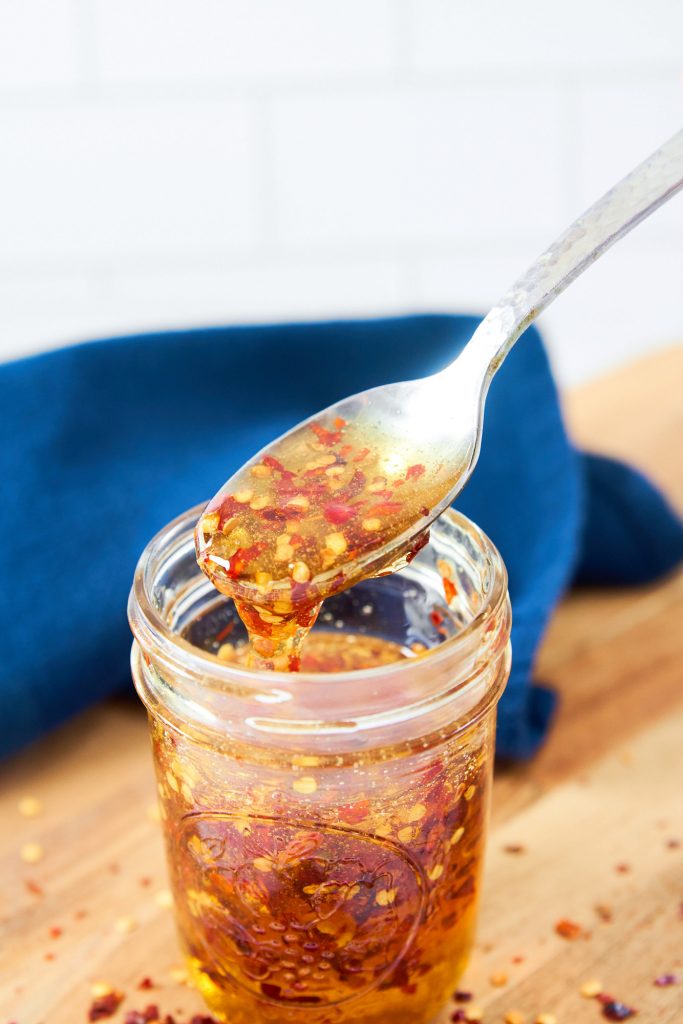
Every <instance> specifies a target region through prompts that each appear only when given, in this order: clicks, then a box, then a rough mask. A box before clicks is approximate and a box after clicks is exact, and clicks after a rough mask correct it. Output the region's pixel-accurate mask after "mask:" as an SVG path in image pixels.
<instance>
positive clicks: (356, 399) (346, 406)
mask: <svg viewBox="0 0 683 1024" xmlns="http://www.w3.org/2000/svg"><path fill="white" fill-rule="evenodd" d="M681 187H683V131H681V132H679V133H678V134H677V135H675V136H674V137H673V138H672V139H671V140H670V141H668V142H667V143H665V144H664V145H663V146H662V147H661V148H660V149H658V150H657V151H656V152H654V153H653V154H652V156H650V157H649V158H648V159H647V160H645V161H644V162H643V163H642V164H640V165H639V166H638V167H636V168H635V170H633V171H632V172H631V173H630V174H629V175H628V176H627V177H626V178H624V179H623V181H621V182H620V183H619V184H617V185H615V187H614V188H612V189H611V191H609V192H608V193H607V194H606V195H605V196H603V197H602V198H601V199H599V200H598V201H597V202H596V203H595V204H594V205H593V206H591V207H590V209H589V210H587V211H586V213H584V214H583V215H582V216H581V217H579V218H578V220H576V221H575V222H574V223H573V224H572V225H571V226H570V227H569V228H568V229H567V230H566V231H565V232H564V233H563V234H562V235H560V237H559V238H558V239H557V241H555V242H554V243H553V244H552V245H551V246H550V248H548V249H547V250H546V251H545V252H544V253H543V254H542V255H541V256H540V257H539V258H538V259H537V260H536V262H535V263H533V264H532V265H531V267H529V269H528V270H527V271H526V273H524V274H523V275H522V276H521V277H520V278H518V279H517V280H516V281H515V283H514V284H513V285H512V287H511V288H510V289H509V290H508V291H507V292H506V293H505V294H504V295H503V297H502V298H501V299H500V301H499V302H498V303H497V304H496V305H495V306H494V307H493V309H492V310H491V311H490V313H489V314H488V315H487V316H486V317H485V319H484V320H483V321H482V322H481V323H480V324H479V326H478V328H477V329H476V331H475V332H474V334H473V335H472V337H471V339H470V341H469V342H468V344H467V345H466V347H465V348H464V349H463V350H462V352H461V353H460V355H459V356H458V358H457V359H455V361H454V362H453V363H452V364H451V365H450V366H448V367H447V368H446V369H445V370H443V371H441V372H440V373H437V374H435V375H433V376H431V377H427V378H424V379H421V380H414V381H408V382H403V383H399V384H389V385H383V386H381V387H377V388H373V389H372V390H370V391H365V392H363V393H361V394H358V395H353V396H352V397H350V398H346V399H344V400H342V401H340V402H337V403H336V404H335V405H332V406H330V407H329V408H327V409H326V410H324V411H323V412H321V413H319V414H318V415H316V416H315V417H312V418H311V419H310V420H306V421H305V422H304V423H301V424H299V425H298V426H297V427H295V428H294V429H293V430H292V431H290V432H289V433H288V434H286V435H284V436H283V437H282V438H280V439H278V440H277V441H275V442H273V444H272V445H269V446H268V448H266V449H264V450H263V451H262V452H260V453H259V454H258V455H256V456H255V457H254V459H252V460H251V461H250V462H249V463H247V465H246V466H245V467H243V468H242V469H241V470H240V471H239V472H238V473H237V474H235V476H234V477H232V478H231V479H230V480H229V481H228V482H227V483H226V484H225V485H224V486H223V487H222V488H221V491H220V492H219V494H218V495H217V497H216V498H215V499H214V500H213V501H212V502H211V503H210V504H209V506H207V513H208V514H209V516H208V518H207V513H205V517H204V518H203V519H202V520H200V523H199V524H198V528H197V535H196V537H197V553H198V560H199V563H200V565H201V566H202V568H203V569H204V571H205V572H207V574H208V575H209V576H210V577H211V579H212V580H213V582H214V583H215V584H216V585H217V586H218V587H219V589H221V590H223V591H224V592H226V593H230V594H231V596H233V597H236V598H237V599H238V600H239V602H240V604H242V603H250V602H251V603H258V604H260V606H261V607H265V606H270V607H271V608H272V607H273V605H277V603H278V602H279V604H280V605H281V606H282V604H283V598H284V597H285V596H286V595H287V594H289V593H290V592H291V593H294V592H295V590H296V588H295V587H294V583H293V581H295V580H296V569H295V570H294V575H293V577H292V576H291V575H290V572H291V570H292V565H299V564H300V563H290V564H289V565H287V564H281V563H282V561H283V560H282V559H280V561H279V562H278V561H277V559H275V560H274V561H272V560H271V561H270V562H268V563H267V565H268V568H269V569H270V573H268V574H267V575H269V576H271V579H270V580H269V582H268V585H267V587H264V586H261V585H258V582H257V580H256V573H250V572H249V570H248V569H245V571H243V572H242V571H240V572H236V573H235V572H233V573H232V574H230V565H231V557H233V558H234V556H231V555H230V552H229V550H228V557H225V554H226V548H225V544H226V543H227V542H226V541H225V539H224V536H223V532H222V526H221V528H219V529H216V527H215V515H216V513H215V512H214V520H213V521H212V524H211V526H210V527H209V526H208V525H207V523H208V522H209V519H210V510H211V509H216V508H217V507H219V505H220V500H221V498H222V497H223V496H229V495H230V494H234V493H241V492H240V491H239V488H240V487H241V488H244V486H245V480H246V481H249V473H250V472H252V473H254V474H255V475H257V474H258V470H257V469H255V467H258V466H259V465H262V464H263V458H264V456H268V455H269V454H271V455H278V453H281V452H283V451H288V452H291V451H293V450H295V449H296V446H297V445H298V444H300V445H301V446H304V445H306V444H308V446H309V447H310V446H311V433H310V431H311V429H315V424H316V423H326V424H330V423H335V422H337V423H338V422H341V421H347V422H348V423H349V424H352V425H353V427H354V430H356V431H358V432H359V433H360V435H361V436H362V435H364V434H366V435H367V436H368V437H371V438H372V439H373V443H374V445H375V446H376V448H377V449H378V450H379V451H380V452H381V453H382V454H383V458H384V460H385V463H386V466H387V473H388V475H389V476H392V473H393V480H394V483H395V482H396V481H397V480H398V478H399V476H400V474H401V472H403V471H405V469H406V467H410V466H413V467H414V466H415V464H421V465H422V466H424V467H425V469H426V472H425V474H424V476H423V477H422V478H421V482H420V481H413V480H412V479H408V478H402V481H403V482H404V483H409V484H410V486H409V487H405V488H404V489H402V490H401V492H400V493H401V495H402V496H404V499H406V498H408V497H409V496H410V500H409V501H405V500H404V501H403V511H402V514H401V515H397V516H394V517H389V520H388V521H387V523H386V524H383V525H384V527H385V528H383V529H382V530H381V531H378V533H377V535H376V537H375V538H374V540H373V538H368V543H367V544H362V543H361V544H360V545H357V544H356V545H354V547H355V554H353V557H351V552H349V557H348V558H346V557H342V558H340V561H339V562H338V563H337V564H335V565H333V566H332V567H326V566H325V563H324V561H323V562H322V563H316V564H315V565H314V569H313V573H312V576H311V578H310V580H308V581H307V584H308V583H310V586H307V588H306V590H307V593H308V598H307V600H309V603H310V602H311V601H312V600H313V597H314V596H315V598H316V599H317V600H318V601H319V600H322V599H323V598H325V597H326V596H328V595H329V594H330V593H333V592H334V591H336V590H339V589H343V588H344V587H347V586H350V585H351V584H352V583H354V582H355V581H356V580H358V579H360V578H361V577H363V576H370V575H379V574H384V573H386V572H389V571H393V570H395V569H396V568H399V567H400V566H401V564H403V563H404V562H405V561H406V559H408V558H409V557H410V555H411V552H413V551H414V550H415V538H416V537H417V538H418V539H419V538H424V537H425V536H426V530H427V528H428V526H429V524H430V523H431V522H432V521H433V520H434V519H435V518H436V517H437V516H438V515H439V514H440V513H441V512H442V511H443V510H444V509H445V508H446V507H447V506H448V505H450V504H451V503H452V502H453V500H454V498H455V497H456V496H457V494H458V493H459V492H460V490H461V489H462V488H463V487H464V485H465V483H466V482H467V480H468V478H469V476H470V474H471V473H472V470H473V469H474V466H475V464H476V461H477V457H478V454H479V447H480V443H481V433H482V420H483V412H484V402H485V399H486V394H487V391H488V388H489V385H490V383H491V380H492V378H493V375H494V374H495V373H496V371H497V370H498V369H499V368H500V366H501V364H502V362H503V360H504V359H505V356H506V355H507V354H508V352H509V351H510V349H511V348H512V346H513V345H514V343H515V342H516V341H517V339H518V338H519V336H520V335H521V334H522V332H523V331H524V330H525V328H526V327H528V325H529V324H530V323H531V322H532V321H533V320H535V318H536V317H537V316H538V315H539V313H541V312H542V311H543V310H544V309H545V308H546V306H548V305H550V303H551V302H552V301H553V300H554V299H555V298H556V296H558V295H559V294H560V293H561V292H563V291H564V289H565V288H567V286H568V285H570V284H571V282H572V281H573V280H575V278H577V277H578V276H579V274H582V273H583V272H584V270H587V269H588V267H590V266H591V264H592V263H594V262H595V260H596V259H598V257H599V256H601V255H602V254H603V252H605V251H606V250H607V249H608V248H609V247H610V246H611V245H613V244H614V243H615V242H616V241H618V239H620V238H621V237H622V236H623V235H625V234H626V233H627V232H628V231H630V230H631V229H632V228H634V227H635V226H636V224H638V223H640V221H641V220H644V219H645V217H648V216H649V215H650V214H651V213H652V212H653V211H654V210H656V209H657V207H658V206H661V204H662V203H664V202H666V200H668V199H670V198H671V196H673V195H674V194H675V193H676V192H678V191H679V190H680V189H681ZM312 425H313V426H312ZM375 469H376V465H375ZM397 493H398V492H397ZM425 506H426V507H425ZM233 511H234V507H233ZM311 515H312V516H317V517H318V520H319V522H320V521H321V519H322V515H321V510H320V509H319V508H318V509H313V508H312V509H311ZM359 515H360V513H359ZM249 525H250V526H252V527H253V525H254V524H253V523H250V524H249ZM231 528H232V527H231ZM328 529H329V527H328ZM324 530H325V524H324V522H323V523H322V531H320V530H319V534H320V535H321V536H323V535H324ZM218 541H220V543H218ZM221 545H223V547H222V548H221ZM280 550H281V551H282V550H285V551H286V550H287V548H286V543H285V546H284V547H282V546H281V547H280ZM297 557H298V556H297ZM285 563H286V559H285ZM261 567H263V558H261ZM340 570H343V572H340ZM260 576H261V577H263V573H261V574H260ZM341 577H343V579H342V578H341ZM311 588H313V589H311ZM290 600H291V601H292V603H293V604H295V603H296V601H295V600H294V598H291V599H290Z"/></svg>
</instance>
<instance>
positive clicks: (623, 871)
mask: <svg viewBox="0 0 683 1024" xmlns="http://www.w3.org/2000/svg"><path fill="white" fill-rule="evenodd" d="M614 870H615V871H616V872H617V874H618V875H628V874H629V872H630V870H631V865H630V864H617V865H615V868H614Z"/></svg>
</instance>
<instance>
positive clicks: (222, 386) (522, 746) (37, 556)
mask: <svg viewBox="0 0 683 1024" xmlns="http://www.w3.org/2000/svg"><path fill="white" fill-rule="evenodd" d="M477 322H478V321H477V320H476V319H475V318H473V317H467V316H445V315H444V316H412V317H403V318H397V319H388V320H370V321H353V322H341V323H321V324H294V325H285V326H265V327H229V328H216V329H210V330H194V331H178V332H170V333H164V334H151V335H147V336H139V337H128V338H118V339H114V340H109V341H101V342H94V343H91V344H87V345H79V346H75V347H72V348H67V349H62V350H60V351H56V352H50V353H47V354H45V355H40V356H36V357H33V358H30V359H24V360H20V361H18V362H14V363H8V364H6V365H4V366H0V408H1V409H2V422H1V424H0V438H1V445H2V446H1V449H0V469H1V471H2V481H3V500H2V503H1V505H0V579H1V580H2V587H1V590H0V610H1V613H2V621H3V623H4V630H3V650H2V658H1V659H0V699H1V700H2V715H1V716H0V723H1V725H0V730H1V735H0V753H4V754H7V753H10V752H11V751H14V750H17V749H18V748H19V747H21V746H22V745H23V744H25V743H27V742H28V741H29V740H32V739H34V738H35V737H37V736H39V735H40V734H41V733H44V732H45V731H46V730H48V729H50V728H52V727H53V726H55V725H57V724H58V723H59V722H62V721H64V720H65V719H66V718H68V717H69V716H70V715H73V714H74V713H75V712H77V711H79V710H81V709H82V708H84V707H85V706H86V705H88V704H92V703H93V702H95V701H97V700H100V699H101V698H103V697H106V696H107V695H108V694H111V693H114V692H115V691H119V690H121V689H122V688H124V687H126V686H130V682H129V668H128V653H129V648H130V634H129V631H128V626H127V622H126V598H127V594H128V589H129V587H130V583H131V578H132V575H133V570H134V567H135V563H136V560H137V558H138V556H139V554H140V552H141V551H142V548H143V547H144V545H145V544H146V542H147V541H148V540H149V538H150V537H151V536H152V535H153V534H154V533H155V532H156V531H157V530H159V529H160V528H161V527H162V526H163V525H164V524H165V523H166V522H167V521H168V520H170V519H171V518H173V517H175V516H176V515H178V514H179V513H180V512H182V511H183V510H184V509H186V508H188V507H189V506H191V505H194V504H196V503H198V502H201V501H203V500H206V499H208V498H209V497H210V496H211V494H212V493H213V492H214V491H215V490H216V488H217V486H218V485H219V484H220V483H222V481H223V480H224V479H225V478H226V477H227V476H229V474H230V473H231V472H232V471H233V470H234V469H236V468H237V467H238V466H239V465H240V464H241V463H242V462H243V461H244V460H245V459H246V458H247V457H249V456H250V455H252V454H253V453H254V452H255V451H256V450H257V449H258V448H260V447H261V446H262V445H263V444H264V443H266V442H267V441H269V440H271V439H272V438H273V437H275V436H276V435H278V434H280V433H281V432H282V431H283V430H285V429H286V428H288V427H289V426H291V425H293V424H294V423H296V422H297V421H298V420H300V419H302V418H303V417H304V416H307V415H310V414H311V413H313V412H315V411H316V410H318V409H320V408H322V407H324V406H326V405H328V404H329V403H331V402H333V401H336V400H337V399H339V398H341V397H343V396H344V395H348V394H351V393H353V392H355V391H360V390H362V389H364V388H368V387H372V386H374V385H376V384H380V383H384V382H386V381H389V380H407V379H410V378H412V377H419V376H423V375H424V374H426V373H428V372H431V371H434V370H437V369H439V368H441V367H442V366H444V365H445V364H446V363H448V362H450V360H451V359H452V358H453V357H454V356H455V354H456V353H457V351H458V349H459V348H460V347H461V346H462V344H464V342H465V341H466V340H467V339H468V338H469V337H470V336H471V334H472V332H473V330H474V328H475V327H476V325H477ZM458 506H459V507H460V508H461V509H462V510H463V511H464V512H465V513H466V514H467V515H469V516H471V517H472V518H473V519H474V520H475V521H476V522H477V523H479V524H480V525H481V526H482V527H483V528H484V529H485V530H486V532H487V533H488V534H489V535H490V536H491V538H492V539H493V541H494V542H495V543H496V544H497V546H498V547H499V549H500V550H501V552H502V554H503V557H504V559H505V562H506V564H507V567H508V570H509V574H510V593H511V596H512V603H513V608H514V625H513V650H514V658H513V669H512V676H511V678H510V682H509V685H508V687H507V690H506V692H505V695H504V697H503V700H502V702H501V705H500V715H499V729H498V750H499V753H500V754H502V755H504V756H510V757H526V756H528V755H530V754H531V753H533V751H534V750H535V749H536V747H537V746H538V744H539V742H540V741H541V739H542V737H543V735H544V733H545V731H546V729H547V726H548V722H549V719H550V716H551V714H552V710H553V703H554V698H553V695H552V693H551V692H550V691H549V690H547V689H545V688H542V687H539V686H534V685H532V683H531V676H532V671H533V660H534V654H535V651H536V648H537V646H538V642H539V640H540V638H541V635H542V633H543V630H544V627H545V625H546V622H547V620H548V616H549V615H550V613H551V612H552V610H553V608H554V607H555V604H556V603H557V601H558V598H559V597H560V595H561V594H562V592H563V590H564V589H565V588H566V587H567V586H568V584H569V583H570V581H571V579H572V576H573V574H574V573H575V572H577V571H578V573H579V577H580V579H581V580H583V581H590V582H598V583H619V584H623V583H630V582H635V583H639V582H643V581H645V580H649V579H653V578H655V577H656V576H658V575H660V574H662V573H664V572H666V571H667V570H669V569H671V568H673V567H674V565H676V564H677V562H678V561H679V560H680V559H681V558H682V557H683V527H682V525H681V523H680V522H679V521H678V520H677V518H676V517H675V516H674V514H673V513H672V511H671V510H670V509H669V508H668V507H667V506H666V504H665V503H664V501H663V499H662V498H661V497H660V496H659V495H658V494H657V492H656V491H654V490H653V488H652V487H651V485H650V484H649V483H648V482H647V481H646V480H645V479H644V478H643V477H641V476H639V475H638V474H636V473H634V472H633V471H632V470H630V469H628V468H626V467H625V466H622V465H621V464H619V463H614V462H612V461H607V460H604V459H600V458H598V457H596V456H582V455H580V454H579V453H577V452H576V451H575V450H574V449H573V448H572V446H571V444H570V442H569V441H568V439H567V436H566V434H565V431H564V428H563V425H562V420H561V416H560V409H559V405H558V400H557V394H556V391H555V387H554V384H553V380H552V377H551V374H550V370H549V367H548V362H547V359H546V355H545V352H544V350H543V346H542V343H541V340H540V337H539V334H538V332H537V331H536V330H535V329H533V328H532V329H530V330H528V331H527V333H526V336H525V337H524V339H523V340H522V341H521V342H520V343H519V344H518V345H517V346H516V348H515V349H514V351H513V352H512V354H511V355H510V357H509V359H508V360H507V361H506V363H505V365H504V366H503V368H502V370H501V371H500V373H499V374H498V376H497V377H496V380H495V381H494V383H493V386H492V389H491V393H490V397H489V400H488V403H487V409H486V424H485V436H484V443H483V446H482V454H481V460H480V462H479V465H478V467H477V470H476V472H475V474H474V476H473V477H472V480H471V481H470V483H469V484H468V486H467V488H466V490H465V492H464V493H463V495H462V496H461V499H460V500H459V501H458Z"/></svg>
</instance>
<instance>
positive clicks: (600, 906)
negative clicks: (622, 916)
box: [593, 903, 613, 922]
mask: <svg viewBox="0 0 683 1024" xmlns="http://www.w3.org/2000/svg"><path fill="white" fill-rule="evenodd" d="M593 909H594V910H595V913H596V914H597V915H598V917H599V918H600V920H601V921H606V922H609V921H611V920H612V917H613V913H612V908H611V907H610V905H609V904H608V903H596V904H595V906H594V908H593Z"/></svg>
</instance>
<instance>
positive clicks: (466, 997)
mask: <svg viewBox="0 0 683 1024" xmlns="http://www.w3.org/2000/svg"><path fill="white" fill-rule="evenodd" d="M453 999H454V1000H455V1002H456V1003H469V1002H471V1000H472V993H471V992H465V991H464V990H463V989H458V990H457V992H454V993H453Z"/></svg>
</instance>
